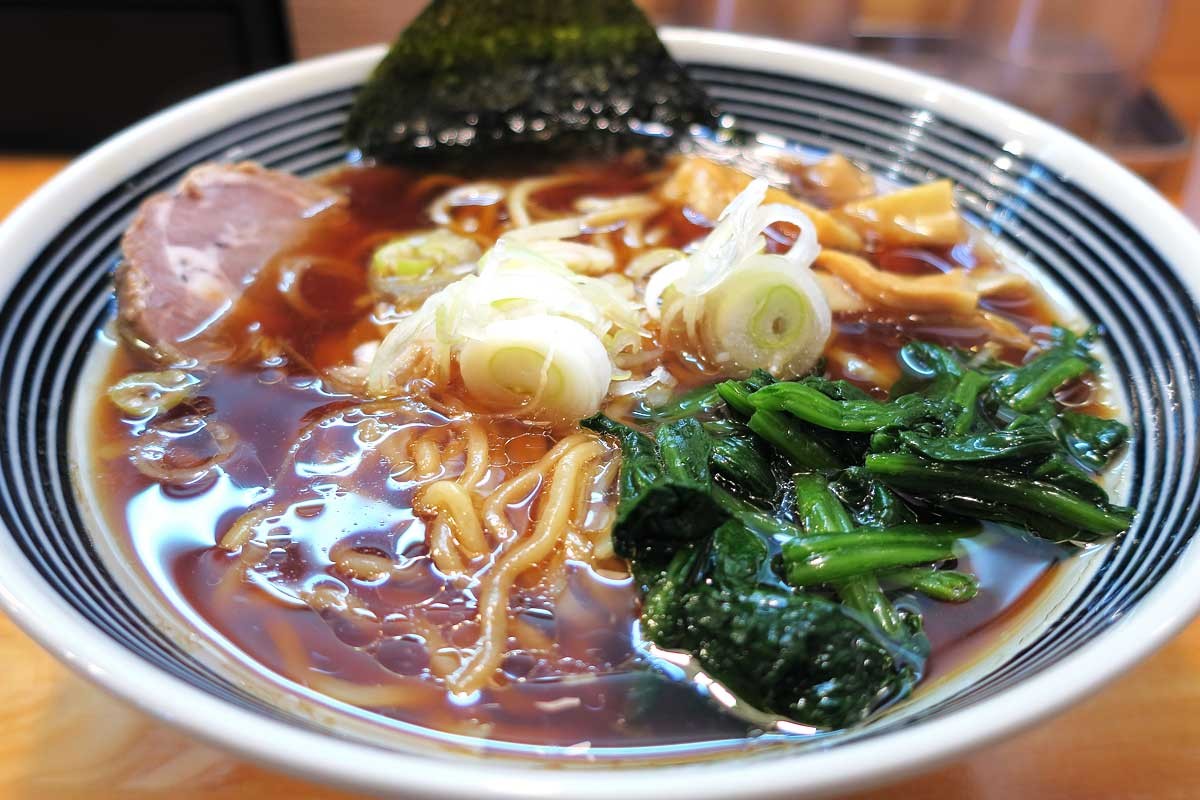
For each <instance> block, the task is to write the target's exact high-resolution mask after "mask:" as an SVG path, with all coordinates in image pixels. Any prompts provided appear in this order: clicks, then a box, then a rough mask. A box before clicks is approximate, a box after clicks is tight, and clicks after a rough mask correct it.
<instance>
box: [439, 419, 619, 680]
mask: <svg viewBox="0 0 1200 800" xmlns="http://www.w3.org/2000/svg"><path fill="white" fill-rule="evenodd" d="M605 453H606V449H605V447H604V445H603V444H602V443H601V442H600V441H599V440H598V439H595V438H589V440H587V441H584V442H581V443H579V444H577V445H575V446H573V447H572V448H571V449H570V450H568V451H566V453H564V454H563V455H562V457H561V458H559V460H558V463H557V464H555V466H554V470H553V472H552V473H551V476H550V486H549V491H548V493H547V494H546V499H545V502H544V503H543V504H542V508H541V513H540V514H539V516H538V519H537V522H536V523H535V525H534V529H533V532H532V534H530V535H529V536H528V537H527V538H525V539H523V540H521V541H518V542H516V543H514V545H513V546H512V547H511V548H509V549H508V550H507V551H506V552H503V553H502V554H501V555H500V556H499V557H498V559H497V560H496V562H495V564H494V565H493V566H492V568H491V569H489V570H488V572H487V573H486V574H485V575H484V576H483V578H482V585H481V587H480V591H479V611H478V620H479V627H480V640H479V646H478V647H477V648H476V649H475V651H474V652H473V653H471V655H470V656H469V657H468V658H467V660H466V661H464V662H463V665H462V667H461V668H459V670H458V671H457V672H455V673H454V674H452V675H450V676H449V678H448V679H447V683H448V684H449V685H450V688H451V689H453V690H454V691H455V692H460V693H470V692H473V691H475V690H477V689H479V688H481V687H482V686H483V685H484V684H485V683H486V682H487V681H488V679H489V678H490V677H491V676H492V675H493V674H494V673H495V671H496V669H497V667H499V665H500V661H501V659H502V658H503V656H504V650H505V646H506V642H507V635H508V596H509V592H510V591H511V589H512V586H513V582H514V581H515V579H516V577H517V576H518V575H520V574H521V573H522V572H524V571H525V570H526V569H528V568H530V567H532V566H533V565H535V564H537V563H538V562H540V561H541V560H542V559H544V558H545V557H546V556H548V555H550V553H551V552H552V551H553V550H554V548H555V546H556V545H558V543H559V541H560V540H561V538H562V536H563V535H564V534H565V533H566V529H567V524H568V522H569V520H570V518H571V514H572V510H573V506H574V500H575V495H576V492H577V491H578V481H579V477H580V474H581V473H582V471H583V469H584V467H586V466H587V465H588V464H589V463H591V462H592V461H594V460H595V459H598V458H600V457H601V456H603V455H604V454H605Z"/></svg>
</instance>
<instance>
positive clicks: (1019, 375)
mask: <svg viewBox="0 0 1200 800" xmlns="http://www.w3.org/2000/svg"><path fill="white" fill-rule="evenodd" d="M1094 336H1095V332H1094V331H1089V332H1088V333H1086V334H1084V335H1083V336H1076V335H1075V334H1074V333H1072V332H1071V331H1068V330H1066V329H1065V328H1058V327H1056V328H1054V329H1053V332H1052V337H1053V338H1052V340H1051V343H1050V346H1049V347H1047V348H1045V349H1044V350H1043V351H1042V352H1041V353H1040V354H1039V355H1038V356H1036V357H1035V358H1033V359H1032V360H1031V361H1029V362H1027V363H1025V364H1023V365H1021V366H1019V367H1015V368H1013V369H1011V370H1008V371H1007V372H1003V373H1001V374H1000V375H998V376H997V377H996V378H995V379H993V381H992V389H993V391H995V392H996V393H997V394H998V395H999V396H1000V397H1001V398H1002V399H1003V400H1004V402H1005V403H1007V404H1008V405H1009V406H1011V407H1012V408H1013V409H1015V410H1016V411H1019V412H1026V413H1028V412H1032V411H1033V410H1034V409H1036V408H1037V407H1038V406H1039V405H1040V404H1042V403H1043V401H1045V400H1046V399H1047V398H1049V397H1050V395H1051V394H1052V393H1053V392H1054V390H1055V389H1057V388H1058V387H1059V386H1061V385H1063V384H1064V383H1066V382H1067V381H1069V380H1072V379H1073V378H1079V377H1082V376H1084V375H1086V374H1088V373H1089V372H1094V371H1096V370H1097V369H1099V368H1100V364H1099V362H1097V361H1096V359H1095V358H1093V357H1092V356H1091V353H1090V352H1089V350H1090V347H1091V341H1092V338H1093V337H1094Z"/></svg>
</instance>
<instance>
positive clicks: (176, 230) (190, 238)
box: [115, 163, 340, 361]
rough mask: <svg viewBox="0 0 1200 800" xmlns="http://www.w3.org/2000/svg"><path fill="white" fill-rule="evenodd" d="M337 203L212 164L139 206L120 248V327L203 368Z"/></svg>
mask: <svg viewBox="0 0 1200 800" xmlns="http://www.w3.org/2000/svg"><path fill="white" fill-rule="evenodd" d="M339 197H340V195H339V194H338V193H337V192H335V191H333V190H332V189H329V188H328V187H325V186H322V185H320V184H318V183H312V182H310V181H306V180H303V179H301V178H297V177H295V176H293V175H288V174H286V173H282V172H275V171H273V170H268V169H264V168H262V167H260V166H258V165H257V164H250V163H242V164H205V165H203V166H199V167H196V168H195V169H193V170H191V171H190V172H188V174H187V175H185V176H184V178H183V181H182V182H181V183H180V184H179V187H178V188H177V189H175V190H174V191H172V192H163V193H161V194H156V195H154V196H152V197H150V198H148V199H147V200H146V201H145V202H143V203H142V205H141V208H140V209H139V210H138V213H137V215H136V216H135V217H134V220H133V222H132V224H130V226H129V229H128V230H127V231H126V232H125V236H124V238H123V239H122V241H121V248H122V250H123V252H124V256H125V258H124V260H123V262H122V264H121V266H120V267H119V268H118V269H117V272H116V276H115V280H116V287H117V308H118V318H119V320H120V323H121V325H122V327H123V328H124V329H125V331H126V332H127V333H129V334H131V335H132V336H133V337H134V338H136V339H138V340H140V341H142V342H144V343H145V344H147V345H149V347H150V348H151V350H152V351H154V352H155V354H156V355H158V356H159V357H160V358H162V359H165V360H168V361H181V360H186V359H199V360H204V359H205V358H206V357H207V356H208V355H210V354H211V352H212V348H211V343H210V342H209V341H208V338H209V334H210V331H211V330H212V329H213V324H214V323H215V322H217V320H219V319H220V318H221V317H222V316H223V315H224V314H225V313H226V312H227V311H228V310H229V309H230V308H231V307H232V306H233V304H234V302H235V301H236V300H237V298H238V297H239V296H240V295H241V293H242V292H243V290H244V289H245V287H246V286H247V285H249V283H250V282H251V281H253V280H254V277H255V276H256V275H257V274H258V272H259V270H260V269H262V267H263V266H264V265H265V264H266V263H267V262H268V261H270V259H271V257H272V256H273V255H274V254H275V253H276V252H278V251H279V250H280V249H281V248H282V247H283V246H284V245H285V244H287V242H288V241H289V240H291V239H292V238H293V237H294V236H295V235H296V233H297V232H298V231H299V229H300V228H301V226H302V225H303V222H304V220H305V219H306V218H308V217H311V216H312V215H313V214H315V213H317V212H318V211H320V210H322V209H324V208H327V207H328V206H330V205H332V204H334V203H336V202H337V201H338V199H339Z"/></svg>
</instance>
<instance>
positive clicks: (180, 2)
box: [0, 0, 291, 150]
mask: <svg viewBox="0 0 1200 800" xmlns="http://www.w3.org/2000/svg"><path fill="white" fill-rule="evenodd" d="M283 6H284V4H283V0H90V2H89V0H25V1H24V2H19V1H16V2H14V0H0V75H2V76H3V78H0V85H2V86H3V87H4V88H3V91H2V92H0V97H2V98H3V101H4V102H3V103H0V148H2V149H23V150H77V149H81V148H85V147H89V146H91V145H93V144H95V143H96V142H98V141H100V140H101V139H103V138H104V137H106V136H108V135H110V134H112V133H115V132H116V131H118V130H120V129H121V128H124V127H125V126H127V125H130V124H132V123H134V122H137V121H138V120H140V119H142V118H143V117H145V116H147V115H148V114H152V113H154V112H155V111H159V110H160V109H163V108H165V107H167V106H169V105H171V104H172V103H175V102H178V101H179V100H183V99H185V98H188V97H191V96H193V95H195V94H197V93H199V92H201V91H204V90H205V89H209V88H211V87H214V86H218V85H220V84H222V83H225V82H227V81H230V80H233V79H235V78H240V77H242V76H244V75H249V74H250V73H252V72H258V71H259V70H263V69H267V68H269V67H274V66H278V65H280V64H284V63H287V62H288V61H290V60H291V45H290V41H289V33H288V27H287V22H286V16H285V13H284V7H283Z"/></svg>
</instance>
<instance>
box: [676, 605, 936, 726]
mask: <svg viewBox="0 0 1200 800" xmlns="http://www.w3.org/2000/svg"><path fill="white" fill-rule="evenodd" d="M682 616H683V619H684V620H685V621H686V623H685V626H684V627H685V628H686V633H685V634H684V635H683V636H682V637H681V639H680V644H681V645H682V646H683V649H686V650H688V651H690V652H691V653H692V654H693V655H694V656H695V657H696V660H697V661H698V662H699V665H700V666H701V667H702V668H703V669H704V670H705V672H707V673H708V674H709V675H711V676H712V677H714V678H716V679H717V680H719V681H720V682H721V683H722V684H724V685H725V686H726V687H727V688H728V689H729V690H730V691H732V692H733V693H734V694H735V695H737V696H738V697H739V698H740V699H742V700H744V701H746V702H748V703H749V704H750V705H752V706H754V707H756V708H759V709H762V710H764V711H769V712H772V713H775V714H781V715H783V716H787V717H790V718H792V719H795V720H799V721H801V722H803V723H806V724H809V725H814V726H816V727H820V728H831V729H836V728H845V727H847V726H850V725H854V724H856V723H858V722H861V721H862V720H863V719H865V718H866V717H867V715H868V714H870V713H871V712H872V711H873V710H875V709H876V708H878V707H879V706H881V705H883V704H884V703H886V702H888V701H889V700H892V699H894V698H896V697H899V696H901V695H903V694H904V693H905V692H907V691H908V689H909V687H910V686H911V685H912V684H913V682H914V681H915V680H916V677H917V671H916V670H915V669H914V668H913V667H912V666H911V665H910V664H909V663H908V662H907V661H904V660H903V659H901V658H899V657H897V656H896V655H894V654H893V653H892V652H891V651H890V650H889V649H888V648H887V647H886V646H885V645H884V644H882V643H881V642H880V641H879V640H878V639H877V638H876V637H875V636H874V635H873V634H872V632H871V631H870V630H869V629H868V628H866V627H865V626H864V625H863V624H862V623H861V622H859V621H858V620H856V619H854V618H853V617H852V616H850V615H849V614H847V613H846V612H845V611H844V610H843V609H842V608H841V607H840V606H839V605H837V604H836V603H833V602H830V601H828V600H825V599H822V598H820V597H817V596H815V595H810V594H803V593H801V594H793V593H787V592H782V591H770V590H766V589H757V590H754V591H752V592H749V593H743V592H740V591H735V590H730V589H722V588H717V587H713V586H701V587H698V588H697V589H696V590H694V591H692V592H690V593H689V594H688V596H687V598H686V599H685V600H684V602H683V605H682Z"/></svg>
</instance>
